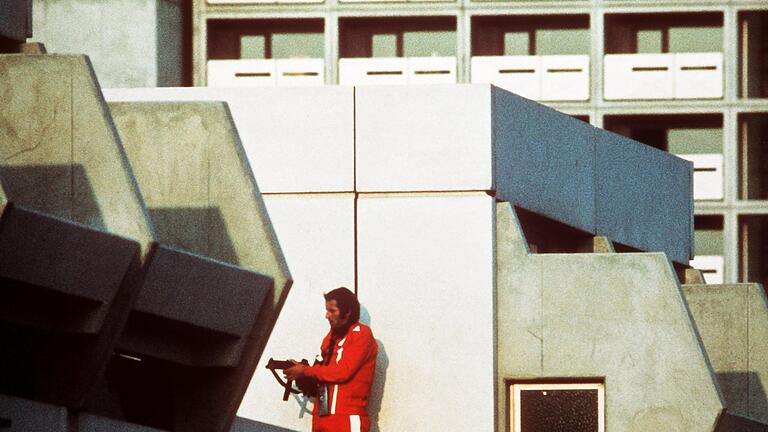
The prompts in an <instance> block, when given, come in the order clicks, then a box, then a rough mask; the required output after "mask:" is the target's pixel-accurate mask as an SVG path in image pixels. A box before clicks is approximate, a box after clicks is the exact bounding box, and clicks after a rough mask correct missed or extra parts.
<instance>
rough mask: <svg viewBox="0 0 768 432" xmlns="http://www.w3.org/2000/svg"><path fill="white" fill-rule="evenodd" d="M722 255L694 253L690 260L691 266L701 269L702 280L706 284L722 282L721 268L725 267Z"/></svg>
mask: <svg viewBox="0 0 768 432" xmlns="http://www.w3.org/2000/svg"><path fill="white" fill-rule="evenodd" d="M724 262H725V261H724V259H723V256H722V255H696V256H695V257H694V258H693V259H692V260H691V261H690V265H691V267H693V268H695V269H698V270H701V272H702V273H703V274H704V281H705V282H706V283H708V284H721V283H723V268H724V267H725V264H724Z"/></svg>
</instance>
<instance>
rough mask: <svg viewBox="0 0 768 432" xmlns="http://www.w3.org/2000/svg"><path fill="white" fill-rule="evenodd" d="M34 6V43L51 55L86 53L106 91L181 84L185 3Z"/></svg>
mask: <svg viewBox="0 0 768 432" xmlns="http://www.w3.org/2000/svg"><path fill="white" fill-rule="evenodd" d="M30 1H32V0H30ZM33 3H34V4H33V26H34V35H33V38H32V40H34V41H37V42H42V43H44V44H45V46H46V48H47V49H48V52H49V53H60V54H74V53H85V54H87V55H88V56H89V57H90V58H91V59H92V61H93V64H94V68H95V70H96V75H98V77H99V82H100V83H101V85H102V86H103V87H154V86H178V85H181V84H182V83H181V68H182V64H181V63H182V62H181V58H182V46H181V39H182V22H181V3H182V2H181V1H179V0H110V1H108V2H102V1H96V2H94V1H90V0H33ZM72 29H77V31H72Z"/></svg>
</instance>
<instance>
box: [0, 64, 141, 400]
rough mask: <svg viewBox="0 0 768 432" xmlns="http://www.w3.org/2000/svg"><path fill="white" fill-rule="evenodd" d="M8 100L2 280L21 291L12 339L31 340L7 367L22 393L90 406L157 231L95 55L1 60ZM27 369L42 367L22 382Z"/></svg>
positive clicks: (8, 312) (1, 86)
mask: <svg viewBox="0 0 768 432" xmlns="http://www.w3.org/2000/svg"><path fill="white" fill-rule="evenodd" d="M0 95H2V97H1V98H2V100H3V101H4V103H3V104H1V105H0V181H2V189H3V190H4V195H5V198H4V199H5V200H7V201H8V203H9V204H8V206H7V207H6V210H5V211H4V212H3V221H2V222H0V226H4V228H3V229H4V232H3V240H2V243H0V250H2V251H4V258H3V261H4V265H2V266H0V267H2V268H3V271H2V272H0V273H1V274H0V276H2V277H3V278H4V279H3V280H4V284H5V285H9V286H12V287H13V289H9V290H5V291H4V296H6V298H5V299H4V305H5V306H6V307H4V308H3V309H4V315H3V317H2V319H3V320H4V321H5V322H8V323H10V324H11V326H9V327H5V326H4V327H3V335H2V337H3V338H6V339H4V340H6V341H8V340H16V339H18V340H22V339H24V338H25V337H26V338H28V339H29V342H28V343H27V344H26V345H23V347H22V351H23V352H24V354H23V355H22V354H21V353H19V354H18V355H17V356H16V357H18V359H16V360H14V359H10V360H9V362H10V363H11V364H13V367H8V368H6V370H7V371H8V372H7V373H8V375H9V376H10V375H13V376H17V377H19V378H18V379H19V380H20V382H21V381H25V383H24V384H23V385H21V386H20V389H19V390H18V394H23V395H25V396H29V397H32V398H36V399H39V400H43V401H49V402H56V403H59V404H61V405H65V406H69V407H80V406H82V404H83V403H84V401H85V399H86V398H87V395H88V392H89V391H90V390H91V388H92V385H93V383H94V381H95V380H96V377H97V376H98V375H99V374H100V373H101V371H102V370H103V368H104V366H105V365H106V361H107V358H108V356H109V355H110V354H111V352H112V348H113V347H114V340H115V338H116V335H117V334H118V333H119V332H120V330H121V329H122V326H123V324H124V323H125V320H126V319H127V316H128V311H129V310H130V306H131V305H132V303H133V301H134V300H135V298H136V294H137V292H138V289H139V288H140V285H139V284H138V283H137V279H139V274H140V273H141V263H142V262H143V260H144V259H146V257H147V256H148V254H149V253H150V251H151V249H152V248H153V237H154V233H153V231H152V227H151V225H150V223H149V221H148V219H147V217H146V216H147V214H146V210H145V208H144V205H143V200H142V199H141V197H140V195H139V192H138V188H137V186H136V183H135V180H134V178H133V175H132V173H131V170H130V167H129V165H128V161H127V158H126V157H125V154H124V151H123V149H122V147H121V146H120V142H119V140H118V138H117V135H116V134H115V130H114V125H113V123H112V120H111V117H110V115H109V111H108V110H107V108H106V105H105V103H104V100H103V98H102V96H101V92H100V90H99V87H98V84H97V83H96V80H95V77H94V76H93V71H92V69H91V67H90V63H89V61H88V59H87V58H85V57H84V56H59V55H39V56H37V55H27V56H25V55H3V56H0ZM11 208H12V209H13V211H8V209H11ZM106 233H109V234H106ZM120 237H123V238H120ZM125 238H129V239H132V240H135V241H137V242H139V245H138V247H140V248H141V250H140V251H139V250H138V249H137V245H136V244H135V242H132V241H128V240H125ZM9 298H10V299H12V300H13V301H8V299H9ZM35 307H37V309H36V310H35ZM22 310H26V311H31V310H34V312H33V313H22V312H21V311H22ZM47 312H50V313H51V314H50V315H49V316H46V313H47ZM18 324H33V327H34V328H37V329H42V331H43V334H48V335H51V334H52V335H56V336H55V337H48V338H47V339H46V338H45V337H43V336H41V335H40V334H37V333H36V332H34V331H28V332H27V333H23V332H22V331H20V330H14V328H15V327H13V326H14V325H18ZM52 328H55V331H53V332H52V333H45V332H47V331H51V329H52ZM83 333H86V334H89V335H90V337H89V338H87V339H83V336H82V334H83ZM33 340H34V341H36V342H34V343H33V342H32V341H33ZM25 362H26V364H25ZM6 364H7V363H6ZM29 364H36V365H37V367H38V371H37V372H35V373H31V374H27V376H25V377H24V378H21V377H20V375H23V373H22V372H21V371H26V370H28V369H29ZM14 368H15V369H14ZM17 374H19V375H17ZM22 387H23V389H21V388H22ZM15 394H17V393H15Z"/></svg>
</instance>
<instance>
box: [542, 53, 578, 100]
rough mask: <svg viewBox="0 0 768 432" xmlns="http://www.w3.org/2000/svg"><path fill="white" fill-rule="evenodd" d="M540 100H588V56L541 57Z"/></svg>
mask: <svg viewBox="0 0 768 432" xmlns="http://www.w3.org/2000/svg"><path fill="white" fill-rule="evenodd" d="M541 100H544V101H585V100H589V56H588V55H553V56H542V57H541Z"/></svg>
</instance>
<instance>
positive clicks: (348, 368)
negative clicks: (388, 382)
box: [305, 323, 379, 416]
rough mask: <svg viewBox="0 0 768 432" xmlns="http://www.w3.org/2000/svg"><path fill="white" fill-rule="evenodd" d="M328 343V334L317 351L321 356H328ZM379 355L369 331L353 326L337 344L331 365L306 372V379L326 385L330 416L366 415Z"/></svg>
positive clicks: (357, 324) (362, 326)
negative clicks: (324, 354) (323, 353)
mask: <svg viewBox="0 0 768 432" xmlns="http://www.w3.org/2000/svg"><path fill="white" fill-rule="evenodd" d="M330 343H331V333H330V332H328V334H327V335H326V336H325V338H324V339H323V343H322V345H321V347H320V349H321V352H327V348H328V344H330ZM378 351H379V347H378V346H377V345H376V340H375V339H374V338H373V333H372V332H371V329H370V328H369V327H368V326H366V325H363V324H360V323H356V324H353V325H352V326H350V327H349V330H348V331H347V334H346V335H344V337H343V338H341V339H339V340H338V341H337V342H336V346H335V347H333V354H332V355H331V361H330V362H327V364H326V365H324V366H323V365H317V366H311V367H309V368H307V369H306V371H305V374H306V375H307V376H310V377H313V378H316V379H317V380H319V381H322V382H324V383H326V384H328V408H329V411H330V414H332V415H333V414H340V415H361V416H367V415H368V413H367V411H366V407H367V406H368V395H370V394H371V384H373V374H374V371H375V370H376V354H377V352H378ZM315 410H317V408H315Z"/></svg>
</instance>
